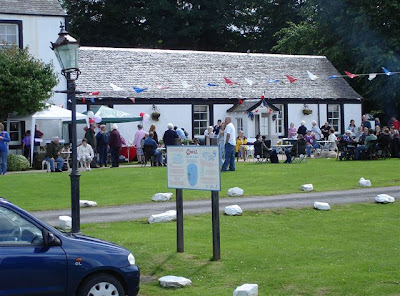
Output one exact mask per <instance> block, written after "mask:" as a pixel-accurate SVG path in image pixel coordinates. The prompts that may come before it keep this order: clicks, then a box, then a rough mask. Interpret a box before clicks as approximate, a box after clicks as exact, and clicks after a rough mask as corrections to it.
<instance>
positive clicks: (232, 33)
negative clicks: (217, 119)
mask: <svg viewBox="0 0 400 296" xmlns="http://www.w3.org/2000/svg"><path fill="white" fill-rule="evenodd" d="M63 2H64V7H65V8H66V9H67V11H68V14H69V15H70V17H71V19H70V25H71V29H70V31H71V32H72V33H74V34H75V35H77V36H80V38H81V44H82V45H85V46H112V47H138V46H140V47H150V48H168V49H193V50H219V51H242V52H243V51H244V52H245V51H247V50H250V51H251V52H269V51H270V50H271V47H272V46H273V45H275V43H276V38H275V37H274V34H275V33H276V32H277V31H279V30H280V29H282V28H283V27H285V26H287V22H288V21H296V20H297V19H298V18H299V17H298V15H297V14H298V10H299V9H298V8H299V7H301V6H302V5H303V2H304V0H230V1H226V0H196V1H191V0H152V1H144V0H142V1H130V0H118V1H117V0H96V1H93V0H64V1H63Z"/></svg>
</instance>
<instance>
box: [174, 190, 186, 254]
mask: <svg viewBox="0 0 400 296" xmlns="http://www.w3.org/2000/svg"><path fill="white" fill-rule="evenodd" d="M176 249H177V252H178V253H183V251H184V247H183V192H182V189H176Z"/></svg>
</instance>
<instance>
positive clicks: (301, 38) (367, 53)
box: [273, 0, 400, 119]
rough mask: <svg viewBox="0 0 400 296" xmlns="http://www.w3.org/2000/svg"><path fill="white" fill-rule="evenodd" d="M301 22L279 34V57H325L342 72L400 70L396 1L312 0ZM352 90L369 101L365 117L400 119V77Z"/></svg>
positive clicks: (360, 83) (362, 81)
mask: <svg viewBox="0 0 400 296" xmlns="http://www.w3.org/2000/svg"><path fill="white" fill-rule="evenodd" d="M301 15H302V16H303V19H302V20H301V21H300V22H298V23H291V24H290V26H289V27H288V28H284V29H282V30H281V31H280V32H278V33H277V36H278V38H279V41H278V43H277V45H276V46H275V47H274V48H273V49H274V51H275V52H279V53H289V54H311V55H312V54H322V55H325V56H327V58H328V59H329V60H330V61H331V62H332V63H333V64H334V65H335V66H336V68H338V70H340V71H343V70H350V71H351V72H353V73H377V72H378V73H379V72H381V73H382V72H383V71H382V69H381V67H386V68H388V69H391V70H392V71H399V70H400V56H399V54H398V53H399V51H400V34H399V33H400V21H399V18H398V15H400V3H398V1H385V0H378V1H367V0H352V1H350V0H336V1H329V0H309V1H307V2H306V5H305V6H304V7H303V8H302V9H301ZM349 82H350V84H351V85H352V86H353V87H354V88H355V89H356V90H357V91H358V92H359V93H360V94H361V95H362V96H363V97H364V98H365V104H364V111H368V112H373V113H380V112H381V113H384V114H385V115H386V119H388V118H389V117H390V116H392V115H396V113H397V114H399V113H400V76H399V75H393V76H389V77H388V76H384V75H379V76H378V77H377V78H375V79H374V80H372V81H369V80H368V79H367V78H366V77H365V76H363V77H360V78H356V79H352V80H350V81H349Z"/></svg>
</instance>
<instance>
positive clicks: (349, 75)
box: [344, 71, 358, 79]
mask: <svg viewBox="0 0 400 296" xmlns="http://www.w3.org/2000/svg"><path fill="white" fill-rule="evenodd" d="M344 73H346V75H347V76H348V77H349V78H351V79H353V78H356V77H358V75H357V74H353V73H350V72H348V71H344Z"/></svg>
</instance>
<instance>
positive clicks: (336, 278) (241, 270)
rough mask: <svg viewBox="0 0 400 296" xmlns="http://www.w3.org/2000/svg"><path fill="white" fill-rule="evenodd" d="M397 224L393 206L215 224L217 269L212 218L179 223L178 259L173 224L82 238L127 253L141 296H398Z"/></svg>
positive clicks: (91, 228)
mask: <svg viewBox="0 0 400 296" xmlns="http://www.w3.org/2000/svg"><path fill="white" fill-rule="evenodd" d="M345 165H347V164H345ZM266 168H269V167H266ZM240 169H242V168H240ZM283 169H285V168H283ZM294 169H295V168H294ZM365 176H366V177H369V176H368V175H365ZM343 179H344V180H345V179H346V178H343ZM399 221H400V205H399V203H398V202H397V203H394V204H387V205H379V204H352V205H340V206H333V207H332V209H331V211H316V210H313V209H296V210H292V209H284V210H279V211H257V212H244V214H243V216H241V217H228V216H221V258H222V260H221V262H212V261H210V258H211V257H212V233H211V215H199V216H185V226H184V229H185V252H184V253H181V254H178V253H176V224H175V223H167V224H152V225H150V224H147V223H146V222H144V221H134V222H120V223H107V224H105V223H102V224H92V225H83V226H82V230H83V232H84V233H85V234H88V235H93V236H96V237H100V238H103V239H107V240H110V241H113V242H116V243H118V244H121V245H123V246H125V247H127V248H129V249H130V250H131V251H132V252H133V253H134V255H135V257H136V261H137V263H138V265H139V266H140V267H141V271H142V280H143V281H145V282H144V283H142V285H141V292H140V295H143V296H151V295H157V296H158V295H163V296H164V295H171V296H178V295H181V296H183V295H185V296H192V295H202V296H204V295H218V296H219V295H232V292H233V290H234V289H235V288H236V287H237V286H239V285H241V284H244V283H257V284H258V285H259V295H399V291H400V272H399V266H400V248H399V246H400V228H399V225H398V222H399ZM165 275H177V276H184V277H187V278H190V279H191V280H192V281H193V285H192V286H191V287H187V288H184V289H176V290H168V291H166V290H163V289H162V288H160V287H159V284H158V281H157V279H158V278H159V277H161V276H165Z"/></svg>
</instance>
